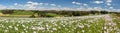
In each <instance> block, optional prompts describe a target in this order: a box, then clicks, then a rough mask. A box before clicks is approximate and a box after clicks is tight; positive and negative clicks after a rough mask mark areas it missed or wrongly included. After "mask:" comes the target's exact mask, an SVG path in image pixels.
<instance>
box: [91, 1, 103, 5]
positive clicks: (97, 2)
mask: <svg viewBox="0 0 120 33" xmlns="http://www.w3.org/2000/svg"><path fill="white" fill-rule="evenodd" d="M93 3H96V4H101V3H104V2H103V1H94V2H93Z"/></svg>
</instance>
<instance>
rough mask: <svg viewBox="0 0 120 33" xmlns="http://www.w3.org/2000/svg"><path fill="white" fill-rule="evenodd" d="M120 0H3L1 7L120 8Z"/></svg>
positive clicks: (51, 8)
mask: <svg viewBox="0 0 120 33" xmlns="http://www.w3.org/2000/svg"><path fill="white" fill-rule="evenodd" d="M119 5H120V0H1V1H0V9H25V10H112V11H119V10H120V7H119Z"/></svg>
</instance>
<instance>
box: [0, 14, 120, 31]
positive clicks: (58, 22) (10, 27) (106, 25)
mask: <svg viewBox="0 0 120 33" xmlns="http://www.w3.org/2000/svg"><path fill="white" fill-rule="evenodd" d="M112 18H114V19H117V18H115V17H110V15H108V14H107V15H96V16H80V17H79V16H77V17H61V18H3V17H0V32H1V33H120V30H119V28H120V27H119V26H118V25H119V22H118V21H115V22H114V19H113V21H111V20H112Z"/></svg>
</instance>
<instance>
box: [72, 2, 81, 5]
mask: <svg viewBox="0 0 120 33" xmlns="http://www.w3.org/2000/svg"><path fill="white" fill-rule="evenodd" d="M72 4H76V5H81V4H82V3H79V2H75V1H73V2H72Z"/></svg>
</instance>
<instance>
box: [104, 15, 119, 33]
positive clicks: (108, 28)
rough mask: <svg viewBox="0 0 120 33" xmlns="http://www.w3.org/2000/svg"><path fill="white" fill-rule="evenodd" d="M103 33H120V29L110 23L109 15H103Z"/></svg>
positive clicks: (113, 23)
mask: <svg viewBox="0 0 120 33" xmlns="http://www.w3.org/2000/svg"><path fill="white" fill-rule="evenodd" d="M105 20H106V22H105V24H104V33H120V29H119V28H118V27H117V24H116V23H115V22H113V21H112V18H111V17H110V15H109V14H107V15H105Z"/></svg>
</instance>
